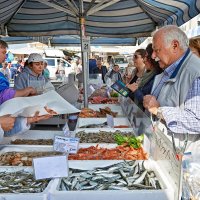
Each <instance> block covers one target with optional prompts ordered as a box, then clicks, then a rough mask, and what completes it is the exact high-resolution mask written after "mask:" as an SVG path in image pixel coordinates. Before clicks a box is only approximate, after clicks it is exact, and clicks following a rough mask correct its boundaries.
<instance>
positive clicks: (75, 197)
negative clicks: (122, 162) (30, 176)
mask: <svg viewBox="0 0 200 200" xmlns="http://www.w3.org/2000/svg"><path fill="white" fill-rule="evenodd" d="M116 162H119V161H107V160H104V161H69V167H70V168H79V169H93V168H94V167H102V166H107V165H111V164H114V163H116ZM145 162H146V163H147V165H149V166H150V168H149V169H151V170H153V171H154V172H155V174H156V176H157V177H158V180H159V182H160V184H161V187H162V189H160V190H129V191H127V190H126V191H122V190H103V191H95V190H92V191H91V190H88V191H59V185H60V179H55V180H54V182H53V184H52V185H51V188H50V190H49V197H50V199H51V200H66V199H70V200H86V199H94V200H104V199H105V200H108V199H109V200H144V199H145V200H174V189H173V188H172V187H171V184H170V182H169V181H168V179H167V177H166V176H165V175H164V173H163V172H162V169H160V167H159V166H158V165H157V163H156V162H154V161H152V160H151V161H150V160H148V161H145ZM149 162H151V164H149Z"/></svg>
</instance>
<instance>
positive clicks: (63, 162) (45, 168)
mask: <svg viewBox="0 0 200 200" xmlns="http://www.w3.org/2000/svg"><path fill="white" fill-rule="evenodd" d="M33 168H34V174H35V179H36V180H38V179H45V178H59V177H67V176H68V170H69V169H68V162H67V158H66V156H52V157H42V158H34V159H33Z"/></svg>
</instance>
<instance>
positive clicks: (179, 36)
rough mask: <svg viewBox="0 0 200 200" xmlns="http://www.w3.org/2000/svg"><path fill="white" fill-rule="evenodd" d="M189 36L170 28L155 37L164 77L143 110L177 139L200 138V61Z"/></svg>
mask: <svg viewBox="0 0 200 200" xmlns="http://www.w3.org/2000/svg"><path fill="white" fill-rule="evenodd" d="M188 44H189V43H188V38H187V36H186V34H185V33H184V32H183V31H182V30H181V29H180V28H178V27H177V26H174V25H168V26H165V27H162V28H160V29H159V30H157V31H156V32H155V33H154V34H153V55H152V57H153V58H154V59H156V60H157V61H159V64H160V67H161V68H163V70H164V71H163V73H161V74H160V75H158V76H156V78H155V81H154V85H153V88H152V92H151V95H146V96H145V97H144V101H143V104H144V107H145V108H146V109H148V111H149V112H150V113H152V114H153V115H156V116H157V118H161V119H162V121H164V122H165V125H166V126H167V128H168V129H169V130H170V131H171V132H174V133H178V134H176V135H181V133H182V134H185V133H189V136H191V140H192V141H194V140H195V141H196V140H197V138H198V137H199V136H200V134H199V133H200V107H199V104H200V67H199V66H200V59H199V58H198V57H197V56H195V55H194V54H193V53H192V52H191V51H190V50H189V48H188Z"/></svg>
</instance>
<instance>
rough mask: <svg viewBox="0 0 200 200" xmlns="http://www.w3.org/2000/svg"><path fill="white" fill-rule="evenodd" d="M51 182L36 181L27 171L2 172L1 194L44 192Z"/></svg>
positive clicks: (0, 179)
mask: <svg viewBox="0 0 200 200" xmlns="http://www.w3.org/2000/svg"><path fill="white" fill-rule="evenodd" d="M49 181H50V180H37V181H36V180H35V179H34V177H33V175H32V174H30V173H28V172H25V171H17V172H0V193H39V192H43V191H44V190H45V188H46V187H47V185H48V183H49Z"/></svg>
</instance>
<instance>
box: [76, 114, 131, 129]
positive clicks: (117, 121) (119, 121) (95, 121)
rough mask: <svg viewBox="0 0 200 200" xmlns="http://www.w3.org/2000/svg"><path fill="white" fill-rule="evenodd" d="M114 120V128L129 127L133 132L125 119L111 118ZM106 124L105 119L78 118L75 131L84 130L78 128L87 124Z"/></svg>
mask: <svg viewBox="0 0 200 200" xmlns="http://www.w3.org/2000/svg"><path fill="white" fill-rule="evenodd" d="M113 119H114V126H119V125H126V126H129V127H130V130H133V129H132V128H131V124H130V122H129V121H128V119H127V118H126V117H119V118H113ZM104 122H107V118H78V121H77V124H76V131H80V130H83V129H85V128H80V127H81V126H85V125H89V124H100V123H104ZM87 129H92V130H105V131H106V130H109V129H114V130H121V129H123V128H87ZM126 129H127V128H126Z"/></svg>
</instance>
